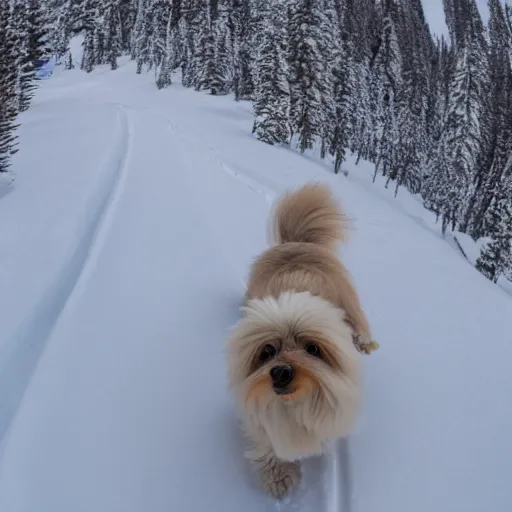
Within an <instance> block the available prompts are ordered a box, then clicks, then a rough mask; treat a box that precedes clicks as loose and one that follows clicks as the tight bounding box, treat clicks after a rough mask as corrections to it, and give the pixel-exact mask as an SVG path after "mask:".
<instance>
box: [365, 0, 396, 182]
mask: <svg viewBox="0 0 512 512" xmlns="http://www.w3.org/2000/svg"><path fill="white" fill-rule="evenodd" d="M384 8H385V13H384V19H383V25H382V36H381V43H380V46H379V48H378V50H377V52H376V55H375V58H374V59H373V63H372V75H373V82H372V84H373V88H372V93H373V95H374V101H376V102H377V105H376V106H375V110H374V112H373V114H374V118H373V129H374V144H375V146H376V150H377V155H378V157H377V162H376V166H375V175H376V174H377V172H378V171H381V172H382V174H383V175H384V176H387V175H389V173H390V172H391V170H392V169H393V167H394V166H395V165H396V163H397V152H396V144H395V141H396V139H397V138H398V126H399V125H398V122H399V119H398V111H399V105H398V102H399V100H400V97H401V94H402V89H401V88H402V56H401V53H400V48H399V46H398V40H397V34H396V22H395V20H396V17H397V16H396V12H395V10H394V8H395V6H394V3H393V1H392V0H387V2H386V4H385V5H384ZM374 179H375V176H374Z"/></svg>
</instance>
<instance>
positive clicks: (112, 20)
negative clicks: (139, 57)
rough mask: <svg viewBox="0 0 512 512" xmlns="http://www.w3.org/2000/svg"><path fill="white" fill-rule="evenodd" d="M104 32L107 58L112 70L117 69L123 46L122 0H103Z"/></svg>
mask: <svg viewBox="0 0 512 512" xmlns="http://www.w3.org/2000/svg"><path fill="white" fill-rule="evenodd" d="M101 10H102V12H103V27H102V28H103V33H104V40H105V42H106V53H107V60H108V62H109V64H110V68H111V69H112V70H115V69H117V58H118V57H119V56H120V55H121V51H122V48H123V34H122V25H121V10H120V0H102V5H101Z"/></svg>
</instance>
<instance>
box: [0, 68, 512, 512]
mask: <svg viewBox="0 0 512 512" xmlns="http://www.w3.org/2000/svg"><path fill="white" fill-rule="evenodd" d="M153 78H154V77H153V74H152V73H149V74H148V75H136V74H135V69H134V65H133V64H132V63H130V62H127V61H126V60H125V61H124V62H123V63H122V66H121V67H120V68H119V69H118V70H117V71H116V72H110V71H108V69H107V68H101V69H98V70H97V71H95V72H94V73H92V74H90V75H85V74H83V73H82V72H81V71H79V70H78V69H75V70H72V71H68V72H62V71H60V70H56V72H55V74H54V76H53V77H52V78H51V79H50V80H46V81H44V83H42V84H41V89H40V90H39V91H38V94H37V97H36V102H35V105H34V106H33V107H32V108H31V109H30V110H29V111H28V112H27V113H26V114H24V117H23V118H22V122H23V127H22V129H21V131H20V135H21V150H20V152H19V153H18V154H17V155H16V157H15V160H14V164H15V166H14V167H15V171H16V174H17V179H16V182H15V184H14V186H13V187H12V186H11V187H10V188H9V191H8V193H6V194H5V195H3V197H1V198H0V218H1V219H2V223H0V239H1V240H2V244H1V245H0V441H1V451H0V510H5V511H13V512H14V511H15V512H41V511H50V510H51V511H52V512H69V511H71V510H72V511H74V512H82V511H83V512H85V511H87V512H89V511H95V512H103V511H105V512H107V511H108V512H116V511H122V512H140V511H141V510H148V511H151V512H160V511H162V512H163V511H166V512H167V511H170V510H172V511H174V510H176V511H177V510H184V511H185V510H190V511H201V510H222V511H225V512H235V511H236V512H238V511H240V510H241V509H242V507H243V508H244V509H245V510H247V511H249V512H251V511H255V512H256V511H258V512H260V511H275V510H278V511H302V512H312V511H314V512H320V511H323V510H325V511H335V510H336V511H341V510H342V511H344V512H347V511H352V512H374V511H376V510H379V511H381V512H410V511H411V510H414V511H415V512H424V511H425V512H427V511H428V512H431V511H432V510H436V511H446V512H451V511H454V510H460V511H464V512H473V511H474V512H477V511H478V512H483V511H488V510H492V511H507V510H510V509H511V508H512V488H511V487H510V485H509V477H510V474H511V473H512V444H511V443H510V431H511V430H512V409H511V407H510V396H512V372H510V359H511V356H512V335H511V333H512V300H511V298H510V296H509V295H507V294H506V293H505V292H504V291H503V290H502V289H501V288H500V287H498V286H495V285H494V284H492V283H491V282H489V281H488V280H486V279H485V278H484V277H483V276H482V275H480V274H479V273H478V272H477V271H476V270H475V269H474V268H473V266H472V265H471V264H470V263H469V262H468V261H467V260H466V259H465V258H464V257H463V256H462V254H461V252H460V249H459V248H458V247H456V246H455V245H454V244H450V243H446V240H443V238H442V237H441V235H440V233H439V232H438V231H437V229H438V228H437V227H436V225H435V223H434V222H433V219H432V218H431V216H430V214H429V213H428V212H425V211H424V210H423V209H422V208H421V204H420V203H419V202H418V200H417V198H415V197H413V196H411V195H409V194H407V193H405V192H402V190H400V191H399V194H398V197H397V198H396V199H395V198H394V197H393V193H394V190H392V189H393V187H390V188H389V189H385V188H384V187H383V186H382V185H383V183H382V180H380V179H379V178H378V179H377V180H376V183H372V169H371V167H370V166H369V165H368V164H366V163H364V162H362V163H361V164H360V165H359V166H356V165H355V163H354V160H353V157H350V159H349V161H348V162H347V163H346V165H345V169H344V170H345V171H346V172H347V175H346V176H345V175H344V174H342V173H340V174H339V175H333V174H332V171H331V170H330V167H329V166H327V165H324V164H323V163H321V162H318V161H316V160H315V159H313V158H304V157H302V156H300V155H298V154H297V153H295V152H293V151H291V150H287V149H282V148H281V149H280V148H276V147H272V146H268V145H266V144H263V143H261V142H258V141H257V140H255V139H254V137H252V136H251V127H252V122H253V119H252V115H251V111H250V105H248V104H247V103H245V102H241V103H236V102H234V101H233V99H232V98H231V97H211V96H208V95H206V94H203V93H197V92H195V91H192V90H188V89H184V88H182V87H181V85H179V84H178V83H177V80H176V79H175V83H173V85H172V86H171V87H170V88H168V89H165V90H161V91H158V90H157V89H156V88H155V86H154V83H153ZM310 180H321V181H324V182H327V183H330V184H331V185H332V186H333V188H334V190H335V193H336V195H337V197H338V198H339V199H340V200H341V202H342V204H343V205H344V207H345V209H346V210H347V212H348V214H349V215H350V216H351V217H353V219H354V226H355V229H354V230H353V232H352V233H351V240H350V241H349V244H348V245H347V246H346V247H345V248H343V250H342V253H341V254H342V257H343V259H344V261H345V263H346V265H347V266H348V268H349V269H350V271H351V273H352V275H353V277H354V280H355V282H356V285H357V288H358V290H359V292H360V295H361V300H362V302H363V304H364V305H365V309H366V310H367V313H368V316H369V318H370V320H371V323H372V326H373V330H374V335H375V338H376V339H377V340H378V341H379V342H380V344H381V349H380V350H379V351H378V352H376V353H375V354H373V355H371V356H369V357H367V358H364V365H365V377H366V381H365V391H366V399H365V406H364V410H363V413H362V416H361V418H360V421H359V423H358V426H357V429H356V431H355V432H354V433H353V435H351V436H350V438H349V439H348V441H344V442H341V443H340V444H339V446H338V447H337V448H336V450H335V451H333V453H331V454H329V455H328V456H326V457H322V458H316V459H312V460H310V461H309V462H308V463H307V465H306V473H305V480H304V482H303V486H302V488H301V489H300V491H299V493H298V494H296V495H294V496H292V497H290V498H289V499H288V500H286V501H285V502H284V503H276V502H275V501H274V500H272V499H270V498H268V497H267V496H265V495H263V493H262V492H261V490H260V489H259V488H258V485H257V483H256V481H255V479H254V478H253V476H252V475H251V472H250V469H249V468H248V465H247V462H246V461H245V460H244V458H243V451H244V441H243V439H242V438H241V436H240V434H239V431H238V425H237V419H236V410H235V408H234V405H233V400H232V397H231V396H230V394H229V392H228V390H227V386H226V375H225V373H226V368H225V360H224V342H225V339H226V336H227V331H228V329H229V327H230V326H232V325H233V324H234V323H235V322H236V321H237V319H238V315H239V311H238V307H239V305H240V303H241V300H242V296H243V293H244V281H245V278H246V275H247V271H248V266H249V264H250V262H251V260H252V258H253V257H254V256H255V255H256V254H258V253H259V252H260V251H261V250H262V249H264V248H265V247H266V223H267V215H268V213H269V210H270V207H271V204H272V202H273V201H274V199H275V198H276V197H277V196H278V195H279V194H280V193H281V192H283V191H284V190H287V189H288V188H290V187H295V186H298V185H300V184H302V183H304V182H306V181H310ZM461 243H462V244H463V243H464V242H461Z"/></svg>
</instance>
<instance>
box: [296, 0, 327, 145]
mask: <svg viewBox="0 0 512 512" xmlns="http://www.w3.org/2000/svg"><path fill="white" fill-rule="evenodd" d="M325 27H326V24H325V17H324V14H323V13H322V6H321V5H319V3H317V2H315V1H314V0H299V1H298V2H297V5H296V6H294V9H293V11H292V13H291V18H290V23H289V34H290V40H289V45H290V46H289V65H290V121H291V128H292V133H293V134H296V135H297V137H298V146H299V149H300V151H301V152H304V151H306V150H307V149H311V148H313V144H314V141H315V139H316V138H317V137H319V136H321V134H322V131H323V130H322V122H323V119H324V116H323V112H324V109H323V107H324V105H323V100H322V98H323V97H324V94H325V92H326V88H327V87H328V83H329V80H328V77H327V70H326V68H327V66H326V62H325V60H324V55H323V54H322V48H324V46H325V32H324V30H325Z"/></svg>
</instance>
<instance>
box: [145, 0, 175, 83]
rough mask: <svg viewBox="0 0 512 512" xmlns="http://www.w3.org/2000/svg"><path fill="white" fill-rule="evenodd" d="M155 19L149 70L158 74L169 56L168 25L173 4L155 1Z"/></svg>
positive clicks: (151, 35)
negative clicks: (167, 55) (153, 70)
mask: <svg viewBox="0 0 512 512" xmlns="http://www.w3.org/2000/svg"><path fill="white" fill-rule="evenodd" d="M151 9H152V11H153V18H152V27H151V33H150V36H149V39H150V41H151V44H150V48H151V50H150V58H149V68H150V69H152V68H154V69H155V72H156V73H157V74H158V71H159V69H160V67H161V66H162V64H163V62H164V60H165V57H166V54H167V25H168V23H169V19H170V16H171V3H170V2H169V0H153V4H152V8H151Z"/></svg>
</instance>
